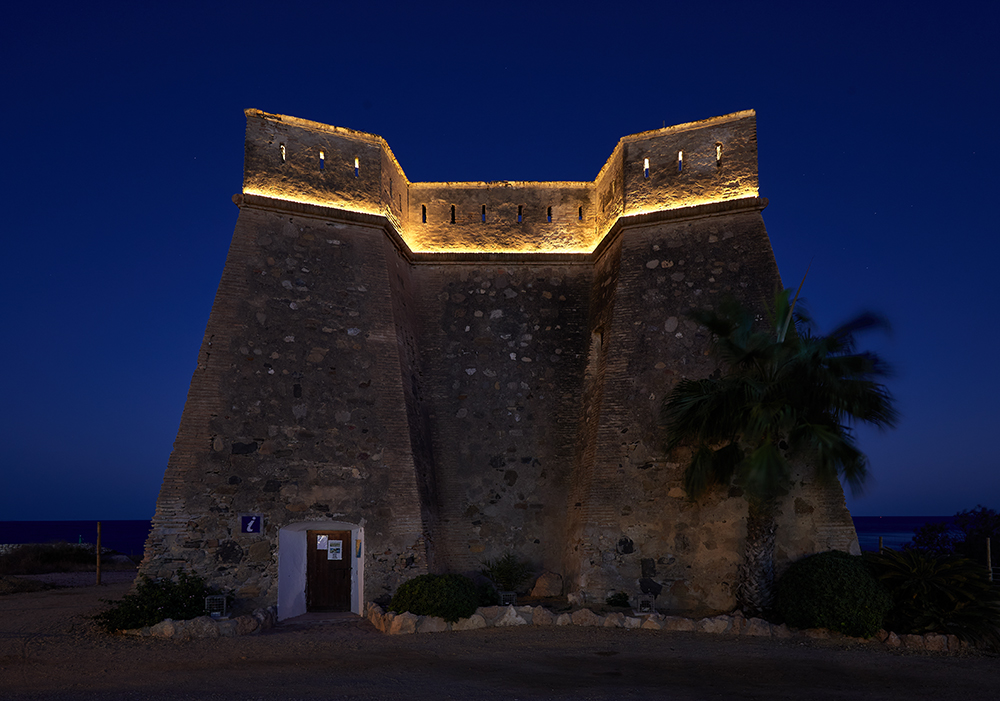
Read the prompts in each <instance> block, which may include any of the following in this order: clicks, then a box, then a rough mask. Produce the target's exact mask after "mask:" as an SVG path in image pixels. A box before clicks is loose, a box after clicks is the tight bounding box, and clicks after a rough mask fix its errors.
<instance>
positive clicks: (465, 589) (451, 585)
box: [389, 574, 479, 623]
mask: <svg viewBox="0 0 1000 701" xmlns="http://www.w3.org/2000/svg"><path fill="white" fill-rule="evenodd" d="M478 606H479V590H478V589H477V588H476V585H475V584H473V582H472V580H471V579H469V578H468V577H463V576H462V575H460V574H422V575H420V576H419V577H414V578H413V579H411V580H409V581H407V582H403V583H402V584H401V585H400V586H399V589H397V590H396V594H395V596H393V597H392V601H391V602H389V610H390V611H393V612H395V613H403V612H405V611H409V612H410V613H414V614H416V615H418V616H438V617H439V618H443V619H444V620H446V621H448V622H449V623H454V622H455V621H457V620H458V619H459V618H468V617H469V616H471V615H472V614H474V613H475V612H476V608H477V607H478Z"/></svg>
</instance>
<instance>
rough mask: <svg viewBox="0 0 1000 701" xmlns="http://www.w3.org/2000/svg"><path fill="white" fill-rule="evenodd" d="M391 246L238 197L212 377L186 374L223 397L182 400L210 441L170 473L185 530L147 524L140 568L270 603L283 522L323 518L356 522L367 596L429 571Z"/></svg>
mask: <svg viewBox="0 0 1000 701" xmlns="http://www.w3.org/2000/svg"><path fill="white" fill-rule="evenodd" d="M386 247H387V243H386V237H385V232H384V231H383V230H382V229H381V228H375V227H370V226H365V225H360V224H356V223H354V224H351V223H338V222H335V221H330V220H323V219H317V218H313V217H310V216H307V215H304V214H296V213H293V212H288V211H268V210H266V209H258V208H255V207H252V206H249V205H244V207H243V209H242V211H241V213H240V218H239V221H238V222H237V226H236V231H235V233H234V243H233V247H232V252H231V255H230V257H229V259H228V261H227V265H226V273H225V275H224V282H223V285H222V286H221V287H220V293H219V297H218V298H217V302H216V309H217V310H219V311H222V312H224V316H225V317H226V319H225V320H224V323H221V324H217V323H216V322H215V321H214V320H213V322H210V325H209V330H208V334H207V337H208V338H209V339H210V341H209V342H210V343H211V349H212V350H211V353H212V355H211V358H210V363H211V367H212V368H214V369H215V372H214V373H212V374H211V375H209V374H205V375H202V376H198V375H197V374H196V377H195V379H194V381H193V383H192V395H195V394H200V393H203V392H207V393H210V394H213V393H214V394H215V396H216V397H218V401H216V402H215V407H213V408H214V409H215V411H213V412H211V413H206V412H204V411H201V410H200V408H199V406H198V405H193V404H192V403H191V402H190V401H189V403H188V407H186V409H185V416H184V419H183V420H182V423H184V422H187V421H189V418H188V415H189V414H192V415H193V416H194V418H196V419H197V420H198V421H199V422H202V423H203V424H205V423H207V425H202V426H200V427H198V429H197V430H192V433H193V435H197V436H199V437H201V436H205V438H202V439H201V440H199V441H198V445H196V446H195V447H194V448H193V449H192V450H191V453H192V455H191V456H190V458H189V459H190V461H191V463H192V469H188V470H185V471H183V474H180V473H181V470H180V469H176V468H173V467H171V468H168V481H170V483H171V484H172V485H176V486H173V487H172V488H173V489H174V490H175V491H176V493H177V497H178V498H179V500H180V502H181V503H182V504H183V514H182V515H183V517H184V518H185V519H186V522H185V524H184V540H183V542H182V541H181V540H180V539H179V538H176V537H175V538H173V539H172V540H171V539H170V538H167V537H165V536H167V535H168V533H167V531H166V528H167V527H168V526H169V523H168V522H167V521H166V520H165V519H162V518H158V519H155V520H154V524H153V533H152V534H151V537H150V539H151V543H153V542H161V543H163V546H161V547H160V548H154V550H159V552H155V553H154V554H153V555H147V559H146V562H145V563H144V565H143V571H144V572H147V573H150V574H160V573H165V572H164V570H166V569H169V568H170V567H172V566H173V565H174V564H176V563H174V562H169V561H170V560H182V561H184V562H185V563H187V564H188V565H189V566H190V567H191V568H193V569H195V570H196V571H198V572H200V573H202V574H203V575H205V576H206V577H207V578H208V579H209V581H210V582H212V583H214V584H216V585H218V586H220V587H224V588H231V589H235V590H236V594H237V596H238V597H240V598H241V599H248V600H250V601H251V602H259V603H273V602H274V600H275V597H276V586H277V558H276V546H277V537H276V536H277V531H278V529H279V528H281V527H283V526H285V525H288V524H290V523H294V522H297V521H316V520H324V519H331V520H337V521H343V522H350V523H356V524H362V525H364V526H365V527H366V550H367V552H368V553H370V554H371V558H370V559H369V561H368V562H367V564H366V569H365V575H366V584H367V593H368V596H369V597H374V596H378V595H379V594H380V593H384V592H388V591H392V590H393V589H394V588H395V587H396V586H397V585H398V584H399V582H400V581H402V580H403V579H407V578H409V577H411V576H413V575H415V574H419V573H421V572H424V571H426V569H427V561H426V553H425V544H424V538H423V536H424V533H425V531H426V529H425V528H424V524H423V520H422V512H421V499H420V494H419V480H418V479H417V476H416V474H415V469H414V462H413V457H412V454H413V451H412V449H411V444H410V431H409V426H408V420H407V415H406V400H405V393H404V390H403V387H402V376H403V367H401V363H400V360H399V350H398V335H399V334H398V326H399V324H398V323H397V320H396V319H395V318H394V316H393V304H392V290H391V287H390V284H389V275H388V262H387V260H386V257H385V254H386ZM229 280H234V281H241V282H242V283H243V286H242V289H241V290H239V294H238V295H234V294H233V293H232V291H231V289H230V284H229V283H228V282H227V281H229ZM214 314H215V313H214V312H213V316H214ZM404 325H405V324H404ZM220 332H221V333H220ZM182 435H183V434H182ZM184 438H185V439H187V437H186V436H184ZM171 472H174V473H175V474H177V477H179V478H181V479H180V480H179V481H178V480H173V479H170V477H171ZM178 482H179V483H178ZM163 501H164V496H163V495H161V502H163ZM248 512H260V513H263V515H264V523H265V531H264V533H263V537H259V536H252V535H243V534H241V533H240V532H239V521H238V516H239V514H240V513H248Z"/></svg>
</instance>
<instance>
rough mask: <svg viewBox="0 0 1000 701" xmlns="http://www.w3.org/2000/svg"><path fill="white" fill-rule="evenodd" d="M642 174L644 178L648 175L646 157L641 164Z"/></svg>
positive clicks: (647, 160)
mask: <svg viewBox="0 0 1000 701" xmlns="http://www.w3.org/2000/svg"><path fill="white" fill-rule="evenodd" d="M642 176H643V177H644V178H648V177H649V159H648V158H647V159H646V160H645V161H643V164H642Z"/></svg>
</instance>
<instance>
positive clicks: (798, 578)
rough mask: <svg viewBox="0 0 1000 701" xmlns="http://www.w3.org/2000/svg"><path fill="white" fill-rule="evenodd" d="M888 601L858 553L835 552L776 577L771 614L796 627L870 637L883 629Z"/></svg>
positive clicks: (810, 559) (812, 557)
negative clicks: (855, 555)
mask: <svg viewBox="0 0 1000 701" xmlns="http://www.w3.org/2000/svg"><path fill="white" fill-rule="evenodd" d="M891 606H892V599H891V598H890V597H889V594H888V593H886V591H885V589H883V588H882V586H881V585H880V584H879V583H878V582H877V581H876V579H875V577H874V576H873V575H872V574H871V572H870V571H869V570H868V568H867V567H866V566H865V564H864V561H863V560H862V558H861V557H854V556H851V555H848V554H847V553H844V552H840V551H839V550H831V551H830V552H825V553H818V554H816V555H809V556H808V557H804V558H802V559H801V560H799V561H797V562H794V563H792V565H791V566H790V567H789V568H788V570H787V571H786V572H785V574H784V575H783V576H782V577H781V579H780V580H779V581H778V586H777V590H776V592H775V606H774V608H775V612H776V613H777V614H778V615H779V616H780V617H781V618H782V619H783V620H784V622H785V623H787V624H788V625H790V626H794V627H796V628H829V629H830V630H836V631H840V632H841V633H844V634H846V635H853V636H858V637H864V638H869V637H871V636H872V635H874V634H875V633H876V632H877V631H878V630H879V629H880V628H881V627H882V621H883V619H884V618H885V615H886V613H888V611H889V609H890V607H891Z"/></svg>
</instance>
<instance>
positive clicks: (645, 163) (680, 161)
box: [642, 142, 722, 178]
mask: <svg viewBox="0 0 1000 701" xmlns="http://www.w3.org/2000/svg"><path fill="white" fill-rule="evenodd" d="M715 167H716V168H721V167H722V144H721V143H719V142H716V143H715ZM677 172H678V173H683V172H684V151H683V150H681V151H678V152H677ZM642 177H644V178H649V159H648V158H644V159H643V160H642Z"/></svg>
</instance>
